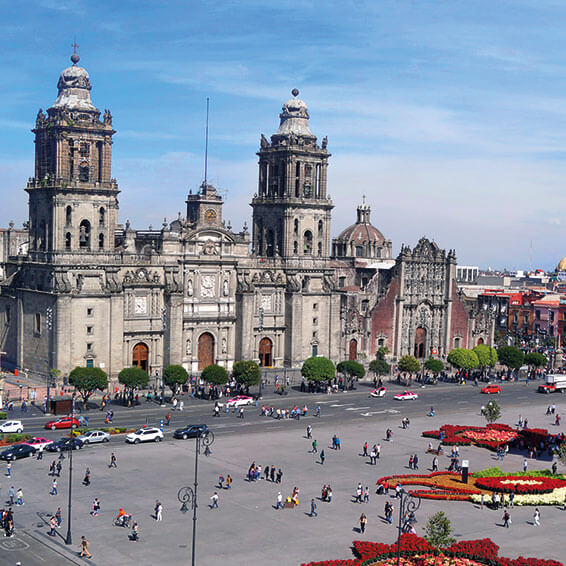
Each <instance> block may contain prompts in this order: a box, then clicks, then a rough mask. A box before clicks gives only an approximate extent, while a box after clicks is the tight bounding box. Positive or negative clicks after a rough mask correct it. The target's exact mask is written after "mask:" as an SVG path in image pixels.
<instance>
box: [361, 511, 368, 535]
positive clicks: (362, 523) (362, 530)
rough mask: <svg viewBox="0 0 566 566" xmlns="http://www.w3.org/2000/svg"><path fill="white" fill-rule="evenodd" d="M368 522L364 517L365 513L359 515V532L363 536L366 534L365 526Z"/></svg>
mask: <svg viewBox="0 0 566 566" xmlns="http://www.w3.org/2000/svg"><path fill="white" fill-rule="evenodd" d="M367 522H368V518H367V517H366V515H365V513H362V514H361V515H360V532H361V533H362V534H364V533H365V532H366V525H367Z"/></svg>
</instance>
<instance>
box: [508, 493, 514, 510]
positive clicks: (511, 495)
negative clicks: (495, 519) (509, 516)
mask: <svg viewBox="0 0 566 566" xmlns="http://www.w3.org/2000/svg"><path fill="white" fill-rule="evenodd" d="M514 501H515V492H514V491H512V492H511V493H510V494H509V507H513V502H514Z"/></svg>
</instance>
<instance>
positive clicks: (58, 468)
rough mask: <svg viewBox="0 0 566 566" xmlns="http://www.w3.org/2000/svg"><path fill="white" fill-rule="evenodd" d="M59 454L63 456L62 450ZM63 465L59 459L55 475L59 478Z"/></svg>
mask: <svg viewBox="0 0 566 566" xmlns="http://www.w3.org/2000/svg"><path fill="white" fill-rule="evenodd" d="M61 456H63V452H61ZM62 467H63V464H61V460H59V461H58V462H57V466H56V468H57V477H58V478H60V477H61V468H62Z"/></svg>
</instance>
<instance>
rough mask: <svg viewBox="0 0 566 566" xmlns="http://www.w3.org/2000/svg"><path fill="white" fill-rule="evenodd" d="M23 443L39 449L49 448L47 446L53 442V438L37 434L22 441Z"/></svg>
mask: <svg viewBox="0 0 566 566" xmlns="http://www.w3.org/2000/svg"><path fill="white" fill-rule="evenodd" d="M22 444H27V445H28V446H31V447H32V448H35V449H36V450H39V449H40V448H47V446H49V445H50V444H53V440H48V439H47V438H43V437H42V436H36V437H34V438H30V439H29V440H26V441H25V442H22Z"/></svg>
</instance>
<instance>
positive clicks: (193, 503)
mask: <svg viewBox="0 0 566 566" xmlns="http://www.w3.org/2000/svg"><path fill="white" fill-rule="evenodd" d="M201 442H202V444H203V446H204V455H205V456H210V454H212V452H211V450H210V446H211V444H212V443H213V442H214V433H213V432H212V431H210V430H205V431H203V432H200V433H199V435H198V436H197V437H196V443H195V482H194V484H193V485H194V487H192V488H191V487H189V486H185V487H182V488H181V489H180V490H179V492H178V493H177V499H178V500H179V501H180V502H181V503H182V505H181V509H180V511H181V512H182V513H186V512H187V511H188V510H189V509H188V507H189V506H190V507H191V508H192V510H193V544H192V558H191V565H192V566H195V564H196V543H197V508H198V504H197V491H198V457H199V454H200V445H201Z"/></svg>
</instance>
